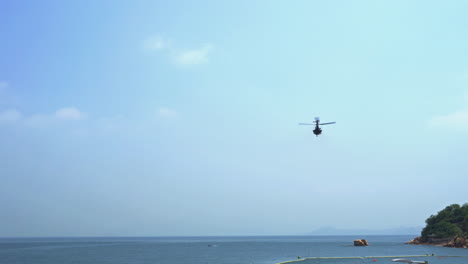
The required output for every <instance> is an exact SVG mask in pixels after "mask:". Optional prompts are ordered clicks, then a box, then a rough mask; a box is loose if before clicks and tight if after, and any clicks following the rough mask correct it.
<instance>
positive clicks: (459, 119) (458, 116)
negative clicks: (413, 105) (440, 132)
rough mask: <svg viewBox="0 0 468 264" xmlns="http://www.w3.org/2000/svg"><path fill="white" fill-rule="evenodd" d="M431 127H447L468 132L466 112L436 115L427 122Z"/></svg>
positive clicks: (467, 113)
mask: <svg viewBox="0 0 468 264" xmlns="http://www.w3.org/2000/svg"><path fill="white" fill-rule="evenodd" d="M429 124H430V125H433V126H449V127H454V128H459V129H463V130H468V110H462V111H457V112H455V113H451V114H447V115H438V116H435V117H434V118H432V119H431V120H429Z"/></svg>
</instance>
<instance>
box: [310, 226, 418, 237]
mask: <svg viewBox="0 0 468 264" xmlns="http://www.w3.org/2000/svg"><path fill="white" fill-rule="evenodd" d="M421 229H422V227H397V228H388V229H338V228H334V227H321V228H319V229H317V230H314V231H312V232H309V233H307V235H311V236H346V235H418V236H419V235H420V234H421Z"/></svg>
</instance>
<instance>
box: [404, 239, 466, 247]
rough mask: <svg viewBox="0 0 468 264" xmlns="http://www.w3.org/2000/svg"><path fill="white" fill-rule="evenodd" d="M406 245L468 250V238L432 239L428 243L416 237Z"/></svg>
mask: <svg viewBox="0 0 468 264" xmlns="http://www.w3.org/2000/svg"><path fill="white" fill-rule="evenodd" d="M406 244H411V245H432V246H442V247H455V248H468V237H466V236H465V237H461V236H455V237H454V238H430V239H428V241H423V239H422V238H421V237H416V238H415V239H413V240H411V241H409V242H407V243H406Z"/></svg>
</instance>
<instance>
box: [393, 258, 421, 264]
mask: <svg viewBox="0 0 468 264" xmlns="http://www.w3.org/2000/svg"><path fill="white" fill-rule="evenodd" d="M392 262H403V263H418V264H428V263H429V262H427V261H421V260H409V259H392Z"/></svg>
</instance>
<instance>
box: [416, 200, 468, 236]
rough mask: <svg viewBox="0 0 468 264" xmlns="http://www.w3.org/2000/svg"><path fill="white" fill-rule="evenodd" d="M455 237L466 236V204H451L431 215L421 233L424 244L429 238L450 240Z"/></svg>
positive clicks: (467, 218) (467, 233)
mask: <svg viewBox="0 0 468 264" xmlns="http://www.w3.org/2000/svg"><path fill="white" fill-rule="evenodd" d="M457 235H458V236H466V235H468V203H465V204H463V205H462V206H460V205H458V204H452V205H450V206H447V207H445V209H444V210H442V211H440V212H439V213H437V215H431V216H430V217H429V218H428V219H427V220H426V227H424V228H423V230H422V232H421V238H422V240H423V241H424V242H427V241H428V239H429V238H452V237H454V236H457Z"/></svg>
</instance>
